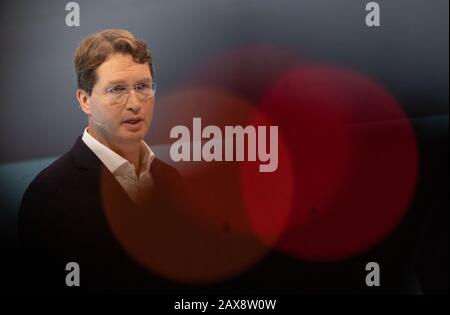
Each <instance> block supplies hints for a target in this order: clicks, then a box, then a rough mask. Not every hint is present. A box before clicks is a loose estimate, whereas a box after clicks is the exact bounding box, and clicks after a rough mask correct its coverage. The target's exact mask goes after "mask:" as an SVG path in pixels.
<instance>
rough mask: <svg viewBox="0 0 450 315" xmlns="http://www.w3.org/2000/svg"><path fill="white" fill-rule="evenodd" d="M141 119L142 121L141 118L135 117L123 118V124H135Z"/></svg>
mask: <svg viewBox="0 0 450 315" xmlns="http://www.w3.org/2000/svg"><path fill="white" fill-rule="evenodd" d="M141 121H142V119H140V118H136V119H129V120H125V121H124V122H123V123H124V124H131V125H136V124H138V123H140V122H141Z"/></svg>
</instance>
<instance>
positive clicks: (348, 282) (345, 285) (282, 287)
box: [19, 137, 420, 294]
mask: <svg viewBox="0 0 450 315" xmlns="http://www.w3.org/2000/svg"><path fill="white" fill-rule="evenodd" d="M151 174H152V176H153V178H154V181H155V189H154V190H153V191H152V192H149V196H150V198H149V200H148V204H149V205H150V206H149V207H150V208H149V209H150V210H149V211H139V210H137V208H136V207H135V206H134V205H133V203H132V202H131V200H130V199H129V198H128V196H127V194H126V193H125V192H124V190H123V189H122V188H121V186H120V185H119V183H118V182H117V181H116V180H115V178H114V177H113V175H112V174H111V173H110V172H109V171H108V170H107V169H106V168H105V167H104V166H103V164H102V163H101V161H100V160H99V159H98V158H97V156H96V155H95V154H94V153H93V152H92V151H91V150H90V149H89V148H88V147H87V146H86V145H85V144H84V142H83V141H82V140H81V137H79V138H78V139H77V141H76V143H75V145H74V146H73V147H72V149H71V150H70V151H69V152H68V153H66V154H65V155H63V156H62V157H61V158H59V159H58V160H57V161H55V162H54V163H53V164H52V165H50V166H49V167H48V168H46V169H45V170H43V171H42V172H41V173H40V174H39V175H38V176H37V177H36V178H35V179H34V180H33V181H32V183H31V184H30V186H29V187H28V189H27V191H26V192H25V194H24V197H23V200H22V204H21V209H20V218H19V233H20V241H21V245H22V250H23V254H24V257H23V258H22V262H23V263H24V267H23V268H24V270H26V271H27V272H24V277H25V279H24V283H25V287H28V288H30V281H31V282H32V283H33V284H32V285H31V287H36V284H37V285H39V287H43V288H47V289H58V290H65V291H68V292H76V291H74V290H79V289H82V290H102V291H103V290H114V291H116V290H127V291H130V290H131V291H133V292H136V291H138V292H143V291H145V292H155V293H184V294H186V293H195V292H197V293H235V294H236V293H237V294H239V293H258V292H259V293H272V294H273V293H309V292H366V293H373V292H416V289H417V287H416V286H415V283H414V276H413V260H412V258H413V252H414V249H415V247H416V240H415V235H417V229H416V227H415V226H416V225H417V222H418V221H420V217H418V216H417V214H416V213H417V211H413V212H410V214H408V216H407V218H406V219H405V222H404V223H402V224H401V225H400V226H399V227H398V229H397V230H396V232H394V233H393V235H391V236H390V238H389V239H387V240H385V241H383V242H382V243H380V244H379V246H377V247H375V248H374V249H372V250H370V251H369V252H367V253H364V254H362V255H361V256H358V257H354V258H351V259H348V260H346V261H342V262H338V263H320V264H319V263H309V262H303V261H299V260H298V259H294V258H291V257H287V256H284V255H283V254H281V253H278V252H276V251H271V252H270V253H269V254H268V255H266V256H265V257H264V258H263V259H261V261H259V262H258V263H257V264H256V265H254V266H253V267H252V268H250V269H248V270H247V271H246V272H243V273H242V274H239V275H238V276H236V277H234V278H231V279H224V280H223V281H222V282H219V283H215V284H211V285H187V284H180V283H176V282H174V281H170V280H167V279H166V278H165V277H161V276H159V274H158V273H153V272H151V271H149V270H148V269H144V268H143V267H141V264H140V263H138V262H139V260H138V259H136V257H132V256H130V253H129V251H127V250H126V249H124V246H123V243H121V242H120V239H121V237H120V235H119V236H118V235H117V233H115V232H114V231H113V230H112V226H114V228H115V229H116V230H117V229H119V230H120V229H124V230H126V229H127V227H126V226H127V224H128V223H129V222H131V221H133V220H134V221H133V223H134V224H135V226H138V225H140V223H141V222H144V223H148V224H150V225H149V227H148V231H155V232H154V233H153V234H152V236H151V237H153V239H151V240H148V239H142V242H144V246H145V245H146V242H153V245H155V244H158V243H159V242H161V243H164V242H166V240H165V239H163V238H162V237H160V235H164V234H165V233H166V231H167V230H170V229H171V228H173V226H172V227H171V224H172V223H173V222H180V221H182V220H183V219H182V216H183V213H182V211H180V210H179V208H180V207H181V208H182V207H183V205H182V204H180V203H179V202H178V201H179V200H178V199H177V198H176V196H177V195H182V190H183V189H182V185H181V184H180V183H182V179H181V177H180V176H179V174H178V173H177V172H176V170H175V169H173V168H172V167H170V166H168V165H166V164H165V163H163V162H161V161H160V160H158V159H156V160H154V161H153V163H152V165H151ZM205 193H207V192H205ZM211 211H214V209H211ZM143 213H145V216H144V217H141V215H142V214H143ZM148 214H150V216H149V215H148ZM154 214H162V216H156V217H155V216H154ZM111 218H112V219H111ZM182 222H187V223H186V224H184V223H183V224H181V225H180V224H179V225H177V226H176V229H181V230H183V226H184V225H190V223H189V221H187V220H185V221H182ZM192 225H193V226H194V225H195V224H194V223H192ZM130 226H132V225H130ZM200 228H201V227H198V228H197V227H195V226H194V227H193V228H191V229H186V230H185V231H184V233H185V236H186V237H183V236H182V237H178V238H177V239H176V240H175V242H183V241H184V239H189V235H190V234H195V233H197V231H198V229H200ZM130 230H131V232H130ZM135 230H136V231H135ZM128 232H129V234H130V235H131V236H130V238H135V239H139V237H140V234H139V228H136V229H134V228H131V229H130V228H129V227H128ZM180 233H182V232H180ZM224 233H230V231H224ZM231 233H232V232H231ZM166 234H167V233H166ZM205 235H207V234H205ZM122 236H123V235H122ZM147 236H148V235H147ZM147 236H146V237H147ZM166 236H167V235H166ZM169 236H170V235H169ZM160 238H161V239H160ZM219 238H220V237H219ZM169 241H171V240H169ZM163 246H164V244H163ZM189 246H190V244H189V242H188V241H187V243H186V245H185V246H184V245H183V246H182V247H181V248H183V247H189ZM155 248H157V246H156V247H155ZM178 248H180V247H178ZM158 250H165V248H164V247H158ZM158 250H155V252H156V253H154V254H155V255H158ZM218 250H219V251H220V248H219V249H218ZM219 251H218V252H219ZM155 257H158V256H155ZM186 257H187V258H189V257H188V256H186ZM71 261H74V262H77V263H78V264H79V265H80V269H81V277H80V282H81V283H80V284H81V287H80V288H76V289H75V288H73V287H72V288H68V287H66V284H65V277H66V274H67V273H68V271H66V270H65V266H66V264H67V263H68V262H71ZM371 261H375V262H378V263H379V264H380V266H381V268H382V278H381V279H382V286H381V288H368V287H366V285H365V281H364V279H365V276H366V273H367V272H366V270H365V265H366V264H367V263H368V262H371ZM178 263H179V264H181V265H183V263H184V262H182V261H180V262H178ZM31 268H32V269H31Z"/></svg>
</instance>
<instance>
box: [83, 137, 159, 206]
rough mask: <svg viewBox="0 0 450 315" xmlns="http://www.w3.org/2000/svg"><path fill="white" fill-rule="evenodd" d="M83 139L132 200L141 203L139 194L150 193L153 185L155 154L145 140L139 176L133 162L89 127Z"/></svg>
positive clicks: (142, 147) (142, 145) (142, 144)
mask: <svg viewBox="0 0 450 315" xmlns="http://www.w3.org/2000/svg"><path fill="white" fill-rule="evenodd" d="M81 139H82V140H83V142H84V143H85V144H86V145H87V146H88V147H89V149H91V150H92V152H94V154H95V155H96V156H97V157H98V158H99V159H100V161H102V163H103V164H104V165H105V166H106V168H107V169H108V170H109V171H110V172H111V174H113V176H114V177H115V178H116V180H117V181H118V182H119V184H120V185H121V186H122V188H123V189H124V190H125V192H126V193H127V194H128V196H129V197H130V198H131V200H133V201H134V202H135V203H136V204H139V200H138V199H139V198H138V196H142V193H143V192H147V193H148V191H149V190H150V189H151V188H152V187H153V178H152V176H151V174H150V165H151V163H152V161H153V160H154V159H155V154H154V153H153V151H152V150H151V149H150V147H149V146H148V145H147V144H146V143H145V141H142V142H141V154H140V157H141V169H140V172H139V176H138V175H136V168H135V167H134V165H133V164H132V163H130V162H129V161H128V160H126V159H125V158H123V157H122V156H120V155H119V154H117V153H116V152H114V151H113V150H111V149H110V148H108V147H107V146H105V145H104V144H102V143H101V142H100V141H98V140H97V139H95V138H94V137H93V136H91V135H90V134H89V132H88V128H86V129H85V130H84V133H83V136H82V138H81Z"/></svg>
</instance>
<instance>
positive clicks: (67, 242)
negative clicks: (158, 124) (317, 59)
mask: <svg viewBox="0 0 450 315" xmlns="http://www.w3.org/2000/svg"><path fill="white" fill-rule="evenodd" d="M150 172H151V174H152V177H153V179H154V182H155V188H154V189H153V191H152V192H149V195H151V196H152V198H151V200H149V201H151V203H152V207H154V208H155V207H159V208H165V209H167V210H168V209H170V208H171V207H172V206H173V198H172V195H173V194H174V193H175V191H176V189H177V187H179V186H180V185H179V183H180V182H181V178H180V175H179V174H178V172H177V171H176V170H175V169H174V168H172V167H170V166H169V165H167V164H165V163H164V162H162V161H160V160H159V159H155V160H154V161H153V162H152V164H151V169H150ZM105 206H109V210H110V213H111V212H114V211H117V212H118V211H121V212H122V213H124V214H130V213H135V212H136V211H137V210H136V209H137V207H136V206H135V205H134V204H133V203H132V201H131V199H130V198H129V197H128V195H127V194H126V193H125V191H124V190H123V189H122V187H121V186H120V184H119V183H118V182H117V181H116V180H115V178H114V177H113V175H112V174H111V173H110V172H109V171H108V170H107V169H106V167H105V166H104V165H103V163H102V162H101V161H100V160H99V159H98V157H97V156H96V155H95V154H94V153H93V152H92V151H91V150H90V149H89V148H88V147H87V146H86V144H85V143H84V142H83V141H82V139H81V137H79V138H78V139H77V141H76V143H75V144H74V146H73V147H72V149H71V150H70V151H69V152H67V153H66V154H64V155H63V156H62V157H60V158H59V159H58V160H56V161H55V162H54V163H52V164H51V165H50V166H49V167H47V168H46V169H44V170H43V171H42V172H41V173H39V174H38V176H37V177H36V178H35V179H34V180H33V181H32V182H31V184H30V185H29V187H28V189H27V190H26V192H25V194H24V196H23V199H22V203H21V207H20V212H19V239H20V244H21V251H22V254H23V258H22V261H23V262H24V264H25V265H24V267H25V268H26V269H27V270H29V272H27V275H26V276H25V278H26V279H24V280H25V282H26V283H30V277H31V279H32V280H31V281H32V282H34V286H36V285H37V286H38V287H41V288H47V289H67V287H66V284H65V277H66V274H68V273H69V272H68V271H66V270H65V266H66V264H67V263H68V262H72V261H73V262H77V263H78V264H79V265H80V271H81V272H80V273H81V277H80V284H81V286H80V288H83V289H85V290H86V289H87V290H97V289H99V290H110V289H120V290H122V289H125V290H141V289H148V290H154V291H161V290H165V289H168V288H170V287H171V283H170V282H167V281H162V279H160V278H158V277H151V275H150V274H149V273H148V272H145V271H144V270H143V269H142V268H141V267H140V266H139V264H137V263H136V262H135V261H134V260H133V259H131V257H130V256H129V255H128V254H127V253H126V251H125V250H124V249H123V248H122V246H121V245H120V243H119V242H118V240H117V238H116V237H115V235H114V233H112V231H111V227H110V225H109V224H108V218H107V215H108V214H107V213H106V212H105ZM117 212H116V214H117ZM30 268H31V269H30ZM31 275H32V276H31ZM32 286H33V285H32ZM72 290H73V288H72Z"/></svg>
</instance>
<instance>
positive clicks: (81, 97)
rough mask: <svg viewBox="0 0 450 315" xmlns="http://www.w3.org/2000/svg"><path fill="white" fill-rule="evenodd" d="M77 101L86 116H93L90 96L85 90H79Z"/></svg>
mask: <svg viewBox="0 0 450 315" xmlns="http://www.w3.org/2000/svg"><path fill="white" fill-rule="evenodd" d="M77 100H78V103H79V104H80V108H81V110H82V111H83V112H84V113H85V114H86V115H88V116H89V115H90V114H91V105H90V104H89V95H88V94H87V92H86V91H85V90H81V89H77Z"/></svg>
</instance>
